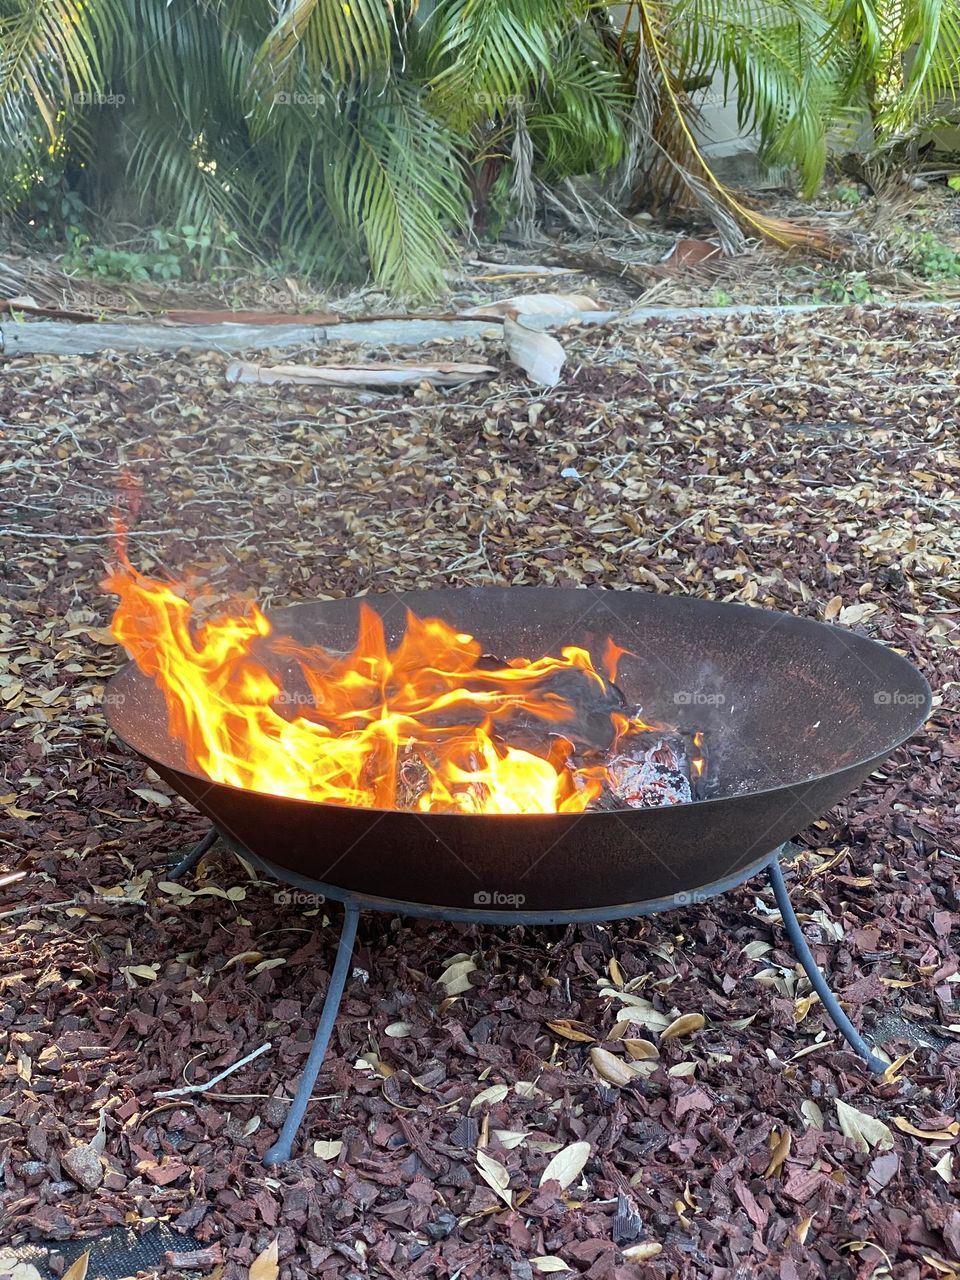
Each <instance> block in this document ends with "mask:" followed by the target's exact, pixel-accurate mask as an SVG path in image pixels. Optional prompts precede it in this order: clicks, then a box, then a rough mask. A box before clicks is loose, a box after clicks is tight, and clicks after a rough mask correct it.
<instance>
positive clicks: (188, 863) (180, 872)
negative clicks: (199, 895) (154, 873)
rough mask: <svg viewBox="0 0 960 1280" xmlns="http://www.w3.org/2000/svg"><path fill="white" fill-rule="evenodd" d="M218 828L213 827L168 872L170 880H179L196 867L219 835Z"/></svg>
mask: <svg viewBox="0 0 960 1280" xmlns="http://www.w3.org/2000/svg"><path fill="white" fill-rule="evenodd" d="M219 834H220V833H219V831H217V828H216V827H211V828H210V830H209V831H208V832H207V834H206V835H205V836H204V837H203V839H202V840H198V841H197V843H196V844H195V845H194V846H193V848H192V849H191V850H190V852H189V853H185V854H184V855H183V857H182V858H181V859H180V861H179V862H178V863H176V864H175V865H174V866H173V867H171V868H170V870H169V871H168V872H167V879H168V880H179V879H180V877H181V876H185V875H186V874H187V872H188V871H189V870H190V868H191V867H195V866H196V865H197V863H198V862H199V861H200V859H201V858H202V857H203V855H204V854H205V853H206V852H207V850H208V849H209V848H210V846H211V845H212V844H213V843H214V842H215V841H216V838H217V836H218V835H219Z"/></svg>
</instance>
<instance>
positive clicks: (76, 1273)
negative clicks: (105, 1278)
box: [61, 1249, 90, 1280]
mask: <svg viewBox="0 0 960 1280" xmlns="http://www.w3.org/2000/svg"><path fill="white" fill-rule="evenodd" d="M89 1265H90V1251H89V1249H88V1250H87V1252H86V1253H81V1255H80V1257H79V1258H77V1260H76V1262H74V1263H72V1264H71V1266H70V1267H69V1268H68V1269H67V1270H66V1271H65V1272H64V1273H63V1276H62V1277H61V1280H86V1274H87V1267H88V1266H89Z"/></svg>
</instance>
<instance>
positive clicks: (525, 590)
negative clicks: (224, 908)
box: [104, 585, 933, 825]
mask: <svg viewBox="0 0 960 1280" xmlns="http://www.w3.org/2000/svg"><path fill="white" fill-rule="evenodd" d="M460 592H463V593H464V594H467V593H469V594H472V595H478V594H486V595H489V596H493V595H501V596H505V595H507V594H510V595H511V596H514V595H516V596H519V595H521V594H522V595H524V596H526V597H527V598H529V597H531V596H533V595H539V596H544V597H545V596H553V597H556V596H557V595H561V594H564V595H568V596H569V595H573V594H583V595H594V596H595V595H596V594H597V592H596V591H594V590H592V589H591V588H587V587H537V586H524V585H518V586H516V587H512V586H510V587H502V586H483V587H462V588H459V587H441V588H432V589H426V590H420V591H404V592H391V591H383V592H372V593H370V594H369V595H363V596H343V597H338V598H336V599H332V600H301V601H295V602H293V603H291V604H287V605H279V606H277V607H276V608H273V609H268V610H266V611H265V613H266V617H267V618H268V619H269V620H270V621H271V622H273V623H276V621H277V619H278V617H279V616H280V615H281V614H287V615H289V614H294V613H296V612H298V611H304V610H314V609H318V608H322V607H336V606H343V607H344V608H345V609H346V608H349V607H351V606H353V607H359V605H360V604H362V603H369V604H372V605H375V603H376V602H377V601H385V600H388V599H390V600H393V601H394V602H395V603H400V604H402V605H404V606H405V607H407V608H410V607H411V602H412V601H413V599H414V598H415V597H418V596H419V597H429V596H433V595H438V594H444V595H449V594H453V593H460ZM603 594H604V595H609V596H613V597H616V596H634V597H649V598H652V599H656V600H659V601H662V600H665V599H669V600H672V601H676V602H677V603H678V604H682V605H683V606H685V607H690V608H693V609H698V610H699V611H700V612H702V613H714V614H718V613H720V612H722V613H723V614H724V615H725V616H729V615H730V614H732V613H733V612H736V613H738V614H740V615H741V617H746V616H747V615H750V617H751V621H752V622H755V621H756V615H757V614H758V613H759V614H765V615H768V616H769V615H773V616H774V617H775V618H777V619H780V620H783V621H784V622H790V623H791V625H793V626H799V627H800V628H801V629H802V630H808V631H814V630H816V631H818V632H826V633H830V634H832V633H834V632H835V631H836V630H837V629H838V628H835V627H833V626H831V625H830V624H829V623H825V622H820V621H818V620H816V619H813V618H805V617H803V616H802V615H799V614H794V613H787V612H785V611H784V610H782V609H768V608H764V607H761V608H754V607H752V606H750V605H746V604H740V603H737V602H735V601H720V600H710V599H704V598H703V597H700V596H684V595H681V594H679V593H677V592H668V593H663V592H653V591H636V590H625V591H617V590H604V591H603ZM601 603H602V602H601ZM420 616H429V615H420ZM618 621H620V622H621V623H623V622H624V620H623V619H618ZM844 634H845V636H846V637H847V639H848V640H849V641H850V642H851V643H852V644H853V645H854V646H855V647H859V648H860V649H861V650H862V651H864V652H865V653H868V652H870V651H871V650H872V651H875V652H878V653H882V654H883V661H884V662H885V663H888V664H889V663H890V662H891V660H892V661H893V662H895V664H896V666H897V667H898V669H899V670H900V671H901V677H902V679H903V680H904V681H907V682H910V683H911V684H912V685H913V688H914V690H915V696H918V697H920V698H922V705H920V704H918V706H917V714H916V717H915V723H913V725H912V727H911V728H910V730H909V732H908V733H906V734H904V733H902V732H901V733H898V734H895V735H894V737H893V738H892V739H891V740H890V741H889V742H888V743H887V742H885V743H884V745H883V746H882V747H881V748H880V749H878V750H874V751H871V752H870V753H869V754H867V755H864V756H862V757H861V756H858V757H857V759H855V760H852V761H848V762H846V763H845V764H844V766H843V771H844V772H846V771H848V770H850V771H852V770H854V769H859V768H863V767H864V766H867V765H873V764H878V763H879V762H881V761H882V760H884V759H885V758H886V757H887V756H889V755H890V753H891V752H892V751H894V750H895V749H896V748H897V747H898V746H900V745H901V744H902V743H903V742H905V741H907V740H908V739H909V738H911V737H912V736H913V735H914V734H915V733H916V732H917V731H918V730H919V729H920V728H921V727H922V726H923V724H924V723H925V722H926V720H927V717H928V716H929V714H930V711H931V709H932V706H933V691H932V689H931V687H930V684H929V682H928V681H927V679H926V677H925V676H924V675H923V673H922V672H921V671H920V670H919V669H918V668H917V667H916V666H914V665H913V663H912V662H910V661H909V660H908V659H907V658H905V657H903V656H902V655H901V654H899V653H897V652H896V650H894V649H892V648H891V647H890V646H889V645H886V644H884V643H882V642H881V641H879V640H874V639H872V638H871V637H869V636H864V635H860V634H859V633H857V632H852V631H845V630H844ZM131 681H132V682H134V683H142V684H145V685H153V684H154V682H153V681H152V680H151V678H150V677H149V676H146V675H144V674H143V673H142V672H141V671H140V670H139V668H138V667H137V665H136V663H134V662H127V663H125V664H124V665H123V666H122V667H120V668H119V669H118V670H117V671H115V672H114V673H113V675H112V676H111V677H110V678H109V680H108V681H107V684H106V686H105V690H104V696H105V718H106V720H107V723H108V725H109V726H110V728H111V729H112V731H113V732H114V733H115V734H116V736H117V738H118V739H119V740H120V741H121V742H122V743H123V744H124V745H125V746H127V747H128V748H129V749H130V750H131V751H133V752H135V753H136V754H137V755H139V756H140V757H141V758H142V759H145V760H147V761H148V763H156V762H158V761H159V763H161V764H163V765H164V766H165V767H167V768H171V769H174V770H176V771H177V772H178V773H181V774H183V775H184V776H186V777H189V778H192V779H193V780H194V781H196V782H200V783H207V784H210V785H214V786H217V787H219V788H224V789H226V790H227V791H230V792H234V793H237V794H239V795H257V796H263V797H266V798H269V799H271V800H275V801H281V802H285V803H292V804H297V805H310V806H312V807H315V808H316V809H318V810H335V811H342V810H349V811H352V812H355V813H364V814H384V815H386V814H389V815H397V814H415V811H414V810H408V809H384V808H378V807H376V806H372V805H345V804H344V805H341V804H332V803H330V802H329V801H325V800H312V799H308V798H301V797H295V796H286V795H282V794H275V793H273V792H269V791H259V790H256V789H254V788H246V787H236V786H234V785H233V784H231V783H228V782H217V781H216V780H214V779H212V778H210V777H209V776H208V775H206V774H203V773H200V772H198V771H197V770H195V769H193V768H190V767H188V766H186V765H183V764H180V763H176V764H172V763H170V761H169V760H168V759H167V760H164V759H161V757H159V756H157V757H150V756H148V755H146V754H145V753H144V752H142V751H141V750H140V748H139V747H137V746H136V745H135V743H133V742H132V741H130V738H129V737H128V736H127V735H126V733H125V732H124V731H123V730H122V729H121V727H119V725H118V721H120V720H121V719H122V714H121V713H120V711H118V710H117V709H116V708H117V707H119V706H122V701H120V700H116V699H114V700H111V699H110V698H109V697H108V696H107V695H108V694H109V692H110V691H111V690H112V691H113V693H114V695H115V694H116V693H117V692H118V687H119V686H121V685H123V684H124V683H126V682H131ZM154 687H156V686H155V685H154ZM837 772H838V770H837V769H827V770H824V771H821V772H818V773H815V774H811V775H809V776H804V777H801V778H790V779H789V780H785V781H781V782H778V783H775V784H773V785H772V786H768V787H759V788H756V789H748V790H743V791H735V792H730V793H728V794H726V795H719V796H704V797H700V798H698V799H695V800H690V801H687V802H685V803H684V804H683V805H680V806H668V808H674V807H677V808H682V809H684V810H689V809H694V808H698V807H702V806H704V805H710V806H715V805H726V804H731V803H736V802H740V801H743V800H744V799H746V798H754V797H763V796H770V795H772V794H774V793H775V792H778V791H783V790H784V789H785V788H791V789H799V788H802V787H807V786H812V785H816V784H817V783H819V782H823V781H825V780H827V779H829V778H831V777H833V776H834V775H835V774H836V773H837ZM645 812H647V813H650V814H653V813H656V812H658V810H657V809H656V808H652V809H648V810H645ZM420 816H422V815H420ZM605 816H606V815H605V814H604V813H603V812H601V811H599V810H591V809H587V810H584V811H583V812H581V813H510V814H506V813H461V812H444V811H439V812H435V813H433V812H432V813H431V814H430V819H431V821H437V820H441V821H442V822H443V823H449V824H454V823H457V822H462V821H468V822H470V823H473V822H475V821H476V820H477V819H483V820H485V821H491V822H493V821H496V820H497V819H511V820H514V821H531V822H532V821H537V820H541V819H544V818H549V819H553V820H555V821H556V822H557V824H558V825H559V824H560V823H561V822H562V821H563V820H566V822H568V823H570V824H573V823H577V822H580V821H582V820H583V819H591V818H602V817H605Z"/></svg>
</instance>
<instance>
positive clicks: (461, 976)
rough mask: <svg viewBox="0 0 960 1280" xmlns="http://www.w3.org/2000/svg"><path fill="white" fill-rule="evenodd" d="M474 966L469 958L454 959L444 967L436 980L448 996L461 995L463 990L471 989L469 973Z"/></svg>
mask: <svg viewBox="0 0 960 1280" xmlns="http://www.w3.org/2000/svg"><path fill="white" fill-rule="evenodd" d="M476 967H477V966H476V962H475V961H473V960H471V959H469V958H467V959H466V960H455V961H454V962H453V963H452V964H449V965H448V966H447V967H446V969H444V971H443V973H441V975H440V977H439V978H438V979H437V981H438V982H439V983H440V985H441V986H442V987H443V989H444V990H445V991H446V993H447V995H448V996H458V995H462V994H463V993H464V992H465V991H471V990H472V989H473V985H472V983H471V982H470V977H469V975H470V974H471V973H473V971H474V970H475V969H476Z"/></svg>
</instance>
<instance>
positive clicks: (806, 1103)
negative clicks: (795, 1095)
mask: <svg viewBox="0 0 960 1280" xmlns="http://www.w3.org/2000/svg"><path fill="white" fill-rule="evenodd" d="M800 1114H801V1115H802V1116H803V1118H804V1120H806V1122H807V1124H808V1126H809V1127H810V1128H811V1129H822V1128H823V1112H822V1111H821V1110H820V1108H819V1107H818V1106H817V1104H816V1103H815V1102H814V1101H812V1099H810V1098H805V1099H804V1100H803V1102H801V1103H800Z"/></svg>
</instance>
